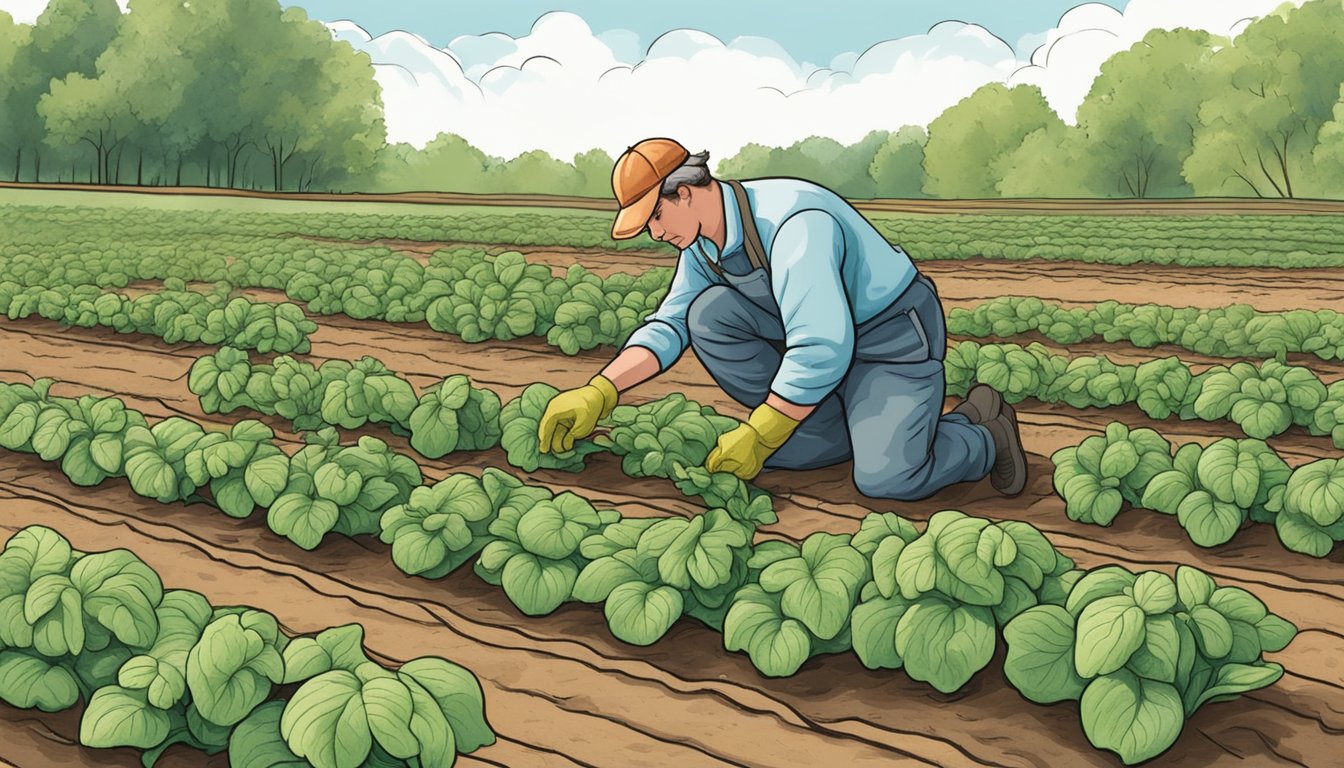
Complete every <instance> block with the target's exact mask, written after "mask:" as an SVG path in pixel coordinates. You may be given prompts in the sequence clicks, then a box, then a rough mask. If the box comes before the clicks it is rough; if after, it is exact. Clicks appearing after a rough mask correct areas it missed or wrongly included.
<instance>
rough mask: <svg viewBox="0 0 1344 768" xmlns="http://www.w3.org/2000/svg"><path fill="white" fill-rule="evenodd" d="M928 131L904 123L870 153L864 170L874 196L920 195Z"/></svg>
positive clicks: (922, 191) (922, 195) (921, 192)
mask: <svg viewBox="0 0 1344 768" xmlns="http://www.w3.org/2000/svg"><path fill="white" fill-rule="evenodd" d="M928 140H929V134H928V133H926V132H925V131H924V129H923V128H921V127H919V126H917V125H907V126H904V127H903V128H901V129H900V130H898V131H896V132H895V133H892V134H889V135H888V136H887V139H886V141H884V142H883V143H882V146H881V147H879V148H878V150H877V152H876V153H875V154H874V156H873V162H872V163H871V164H870V165H869V167H868V174H869V176H871V177H872V179H873V194H874V196H876V197H924V144H925V143H926V142H927V141H928Z"/></svg>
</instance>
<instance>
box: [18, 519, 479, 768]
mask: <svg viewBox="0 0 1344 768" xmlns="http://www.w3.org/2000/svg"><path fill="white" fill-rule="evenodd" d="M363 640H364V634H363V629H362V628H361V627H360V626H359V625H357V624H352V625H347V626H344V627H338V628H334V629H328V630H326V631H324V632H321V633H319V634H318V635H317V636H316V637H297V638H292V639H291V638H289V637H287V636H285V635H284V634H282V633H281V632H280V629H279V625H278V624H277V623H276V620H275V618H274V617H273V616H271V615H270V614H268V613H264V612H262V611H257V610H252V609H250V608H246V607H230V608H212V607H211V606H210V604H209V603H208V602H207V601H206V600H205V598H204V597H202V596H201V595H199V594H197V593H195V592H186V591H180V590H170V591H167V592H165V591H164V590H163V586H162V584H161V583H160V581H159V577H158V575H157V574H156V573H155V572H154V571H153V570H152V569H150V568H149V566H147V565H145V564H144V563H143V562H142V561H140V560H139V559H138V558H137V557H135V555H133V554H132V553H130V552H128V551H126V550H124V549H114V550H110V551H108V552H99V553H83V552H76V551H74V550H72V549H71V548H70V544H69V542H67V541H66V540H65V539H64V538H62V537H61V535H60V534H58V533H56V532H55V531H53V530H51V529H49V528H45V527H41V526H31V527H28V528H24V529H23V530H21V531H19V532H18V533H16V534H15V535H14V536H13V537H11V538H10V540H9V542H8V543H7V544H6V545H5V548H4V551H3V552H0V645H3V646H5V648H4V650H0V700H4V701H5V702H6V703H8V704H10V705H11V706H16V707H21V708H25V709H27V708H34V707H35V708H38V709H41V710H42V711H46V712H56V711H60V710H64V709H69V708H70V707H73V706H75V705H76V704H77V703H78V701H79V699H80V698H81V697H82V698H85V699H86V700H87V705H86V706H85V708H84V713H83V715H82V717H81V720H80V728H79V740H80V743H81V744H83V745H84V746H86V747H95V748H112V747H133V748H136V749H139V750H143V751H144V753H145V754H144V763H145V765H147V766H152V765H153V764H154V762H155V761H156V760H157V759H158V757H159V756H160V755H161V754H162V753H163V751H164V750H165V749H167V748H168V747H169V746H171V745H172V744H175V743H183V744H186V745H188V746H190V747H192V748H194V749H197V750H200V751H202V752H205V753H206V754H215V753H217V752H220V751H223V750H225V749H228V750H229V761H230V764H231V765H235V766H247V767H249V768H272V767H273V766H294V768H298V766H301V765H324V766H337V765H342V766H344V765H350V766H356V765H360V764H364V760H365V758H366V757H370V755H376V756H377V757H378V760H379V762H377V764H378V765H384V766H396V765H405V766H420V765H425V766H429V765H439V766H446V765H450V764H451V763H452V762H453V760H454V758H455V755H456V754H458V753H467V752H472V751H475V750H476V749H478V748H479V747H481V746H485V745H488V744H492V743H494V740H495V737H494V733H493V732H492V731H491V730H490V727H489V725H488V724H487V723H486V720H485V712H484V700H483V695H482V691H481V686H480V683H479V682H478V681H477V680H476V678H475V677H474V676H473V675H472V674H471V673H470V672H469V671H467V670H466V669H464V668H462V667H460V666H457V665H456V664H453V663H451V662H448V661H446V660H444V659H440V658H436V657H423V658H418V659H414V660H412V661H410V662H407V663H406V664H404V665H402V666H401V668H400V669H396V670H393V669H386V668H384V667H382V666H379V665H378V664H375V663H372V662H371V661H369V659H368V657H367V655H366V654H365V653H364V650H363ZM286 684H298V687H297V689H295V690H293V692H292V696H289V698H288V699H286V698H284V696H287V695H289V694H288V693H287V692H285V691H284V689H282V688H281V687H280V686H282V685H286ZM277 694H279V695H280V696H281V698H276V696H277ZM343 709H345V710H349V712H348V714H347V715H346V716H344V717H338V716H339V715H341V711H342V710H343ZM301 756H302V757H306V758H307V760H303V759H301Z"/></svg>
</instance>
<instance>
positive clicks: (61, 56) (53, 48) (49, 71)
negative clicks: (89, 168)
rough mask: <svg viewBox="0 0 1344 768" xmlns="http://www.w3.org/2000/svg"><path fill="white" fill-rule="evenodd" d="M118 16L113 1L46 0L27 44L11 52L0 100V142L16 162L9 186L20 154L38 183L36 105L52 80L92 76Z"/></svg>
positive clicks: (42, 128)
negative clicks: (3, 130) (2, 139)
mask: <svg viewBox="0 0 1344 768" xmlns="http://www.w3.org/2000/svg"><path fill="white" fill-rule="evenodd" d="M121 17H122V14H121V9H120V8H118V7H117V3H116V0H51V2H50V3H49V4H48V5H47V7H46V8H45V9H44V10H43V11H42V13H41V15H39V16H38V17H37V21H36V23H35V24H34V25H33V26H32V27H31V29H30V30H29V31H28V33H27V37H28V41H27V44H26V45H22V46H21V47H19V48H17V49H15V50H14V52H13V57H14V58H13V60H12V62H11V64H10V66H9V68H8V71H9V75H8V78H7V79H8V80H9V83H10V85H9V89H8V93H5V94H4V96H5V111H6V112H7V113H9V118H8V120H7V122H9V123H10V124H9V125H8V126H6V127H7V128H8V129H9V131H8V132H7V134H6V135H7V136H8V139H7V140H6V143H7V144H8V145H9V146H8V147H7V149H8V150H10V151H13V152H14V154H15V158H16V160H15V165H16V167H17V168H16V172H15V175H14V180H15V181H18V180H20V178H21V171H20V168H21V166H22V163H23V156H24V154H25V151H26V153H27V154H28V156H29V157H30V158H31V162H32V169H33V170H32V175H31V177H30V178H31V179H32V180H34V181H40V180H41V176H42V147H43V141H44V139H45V137H46V125H45V124H44V122H43V119H42V117H41V115H40V114H39V112H38V102H39V101H40V100H41V98H42V97H43V96H44V95H45V94H46V93H47V92H48V90H49V88H50V85H51V82H52V80H54V79H55V80H59V79H63V78H65V77H66V76H68V75H70V74H78V75H82V76H85V77H92V76H93V75H94V74H95V71H96V70H95V67H94V64H95V62H96V61H97V60H98V57H99V56H100V55H102V53H103V51H105V50H107V46H108V44H109V43H110V42H111V41H112V39H113V38H114V37H116V34H117V29H118V27H119V26H120V23H121ZM0 55H3V54H0ZM6 154H9V152H8V151H7V152H6Z"/></svg>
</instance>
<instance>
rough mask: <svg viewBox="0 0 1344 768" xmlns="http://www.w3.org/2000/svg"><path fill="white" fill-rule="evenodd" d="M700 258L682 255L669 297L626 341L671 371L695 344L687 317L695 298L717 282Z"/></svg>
mask: <svg viewBox="0 0 1344 768" xmlns="http://www.w3.org/2000/svg"><path fill="white" fill-rule="evenodd" d="M700 258H701V257H700V256H699V255H698V254H695V253H692V252H690V251H684V252H682V254H681V258H680V259H679V260H678V261H677V271H676V274H674V275H673V276H672V284H671V286H670V287H669V288H668V289H667V296H666V297H665V298H664V299H663V302H662V303H661V304H659V305H658V309H657V310H655V311H654V312H653V314H651V315H649V316H648V318H647V319H646V320H645V321H644V324H643V325H641V326H640V327H638V328H636V329H635V332H634V333H632V334H630V338H629V340H627V341H626V342H625V346H626V347H627V348H628V347H644V348H645V349H647V350H649V351H650V352H652V353H653V354H654V356H656V357H657V358H658V366H659V368H660V369H661V370H664V371H665V370H667V369H668V368H671V367H672V364H673V363H675V362H677V359H678V358H680V357H681V354H682V353H683V352H685V351H686V347H687V346H688V345H689V344H690V343H691V336H690V331H689V330H688V328H687V324H686V314H687V312H688V311H689V310H690V307H691V302H692V301H694V300H695V297H696V296H699V295H700V293H701V291H703V290H705V289H706V288H708V287H709V286H710V285H711V284H712V283H713V280H712V279H711V278H710V276H709V272H708V270H707V269H706V268H705V267H704V266H703V265H702V264H700V263H699V259H700Z"/></svg>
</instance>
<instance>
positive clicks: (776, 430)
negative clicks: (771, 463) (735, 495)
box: [705, 403, 799, 480]
mask: <svg viewBox="0 0 1344 768" xmlns="http://www.w3.org/2000/svg"><path fill="white" fill-rule="evenodd" d="M798 423H799V422H798V421H797V420H796V419H792V418H790V417H788V416H785V415H784V414H783V413H780V412H779V411H778V410H776V409H775V408H773V407H771V406H769V405H766V404H764V403H762V404H761V405H759V406H757V407H756V410H754V411H752V412H751V415H750V416H748V417H747V420H746V421H744V422H743V423H742V424H741V426H739V427H737V428H736V429H733V430H731V431H729V432H726V433H724V434H723V435H721V436H720V437H719V441H718V444H717V445H715V446H714V450H712V451H710V452H709V457H708V458H706V459H705V469H707V470H709V471H710V472H732V473H733V474H734V475H737V476H738V477H739V478H741V479H743V480H750V479H752V478H753V477H755V476H756V475H758V474H760V472H761V468H762V467H763V466H765V460H766V459H768V458H770V455H771V454H773V453H774V452H775V451H777V450H779V447H780V446H782V445H784V443H785V441H787V440H788V439H789V436H790V435H792V434H793V431H794V430H795V429H797V428H798Z"/></svg>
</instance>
